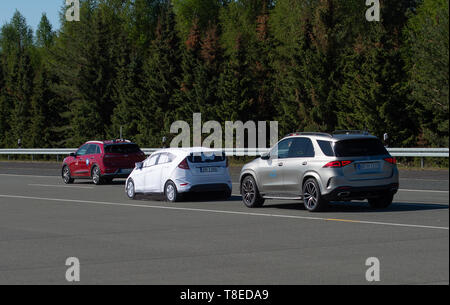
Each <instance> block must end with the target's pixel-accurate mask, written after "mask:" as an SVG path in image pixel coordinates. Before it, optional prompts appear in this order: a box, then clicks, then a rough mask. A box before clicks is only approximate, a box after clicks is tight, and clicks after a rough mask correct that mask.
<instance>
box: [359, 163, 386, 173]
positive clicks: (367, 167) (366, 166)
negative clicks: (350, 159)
mask: <svg viewBox="0 0 450 305" xmlns="http://www.w3.org/2000/svg"><path fill="white" fill-rule="evenodd" d="M379 168H380V164H379V163H378V162H373V163H358V164H356V169H357V170H358V171H374V170H378V169H379Z"/></svg>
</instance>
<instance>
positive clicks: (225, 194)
mask: <svg viewBox="0 0 450 305" xmlns="http://www.w3.org/2000/svg"><path fill="white" fill-rule="evenodd" d="M230 197H231V190H230V189H227V190H226V191H224V192H223V193H222V196H221V198H222V199H224V200H228V199H230Z"/></svg>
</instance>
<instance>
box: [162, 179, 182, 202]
mask: <svg viewBox="0 0 450 305" xmlns="http://www.w3.org/2000/svg"><path fill="white" fill-rule="evenodd" d="M164 196H165V197H166V200H167V201H169V202H177V201H180V199H181V195H180V194H179V193H178V191H177V186H176V185H175V183H173V182H172V181H168V182H167V183H166V185H165V186H164Z"/></svg>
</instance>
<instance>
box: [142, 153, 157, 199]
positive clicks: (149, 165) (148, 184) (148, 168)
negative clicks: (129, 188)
mask: <svg viewBox="0 0 450 305" xmlns="http://www.w3.org/2000/svg"><path fill="white" fill-rule="evenodd" d="M159 156H160V154H153V155H151V156H150V157H149V158H148V159H147V160H145V161H144V166H143V169H142V179H141V181H142V183H143V186H142V189H143V191H144V193H156V190H155V189H156V188H155V181H156V177H154V175H155V173H156V165H157V164H158V159H159Z"/></svg>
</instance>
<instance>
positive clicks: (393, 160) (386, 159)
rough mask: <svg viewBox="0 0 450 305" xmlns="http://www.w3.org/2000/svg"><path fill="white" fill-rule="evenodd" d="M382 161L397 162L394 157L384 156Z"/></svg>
mask: <svg viewBox="0 0 450 305" xmlns="http://www.w3.org/2000/svg"><path fill="white" fill-rule="evenodd" d="M384 161H386V162H388V163H391V164H394V165H395V164H397V159H395V158H394V157H392V158H385V159H384Z"/></svg>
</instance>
